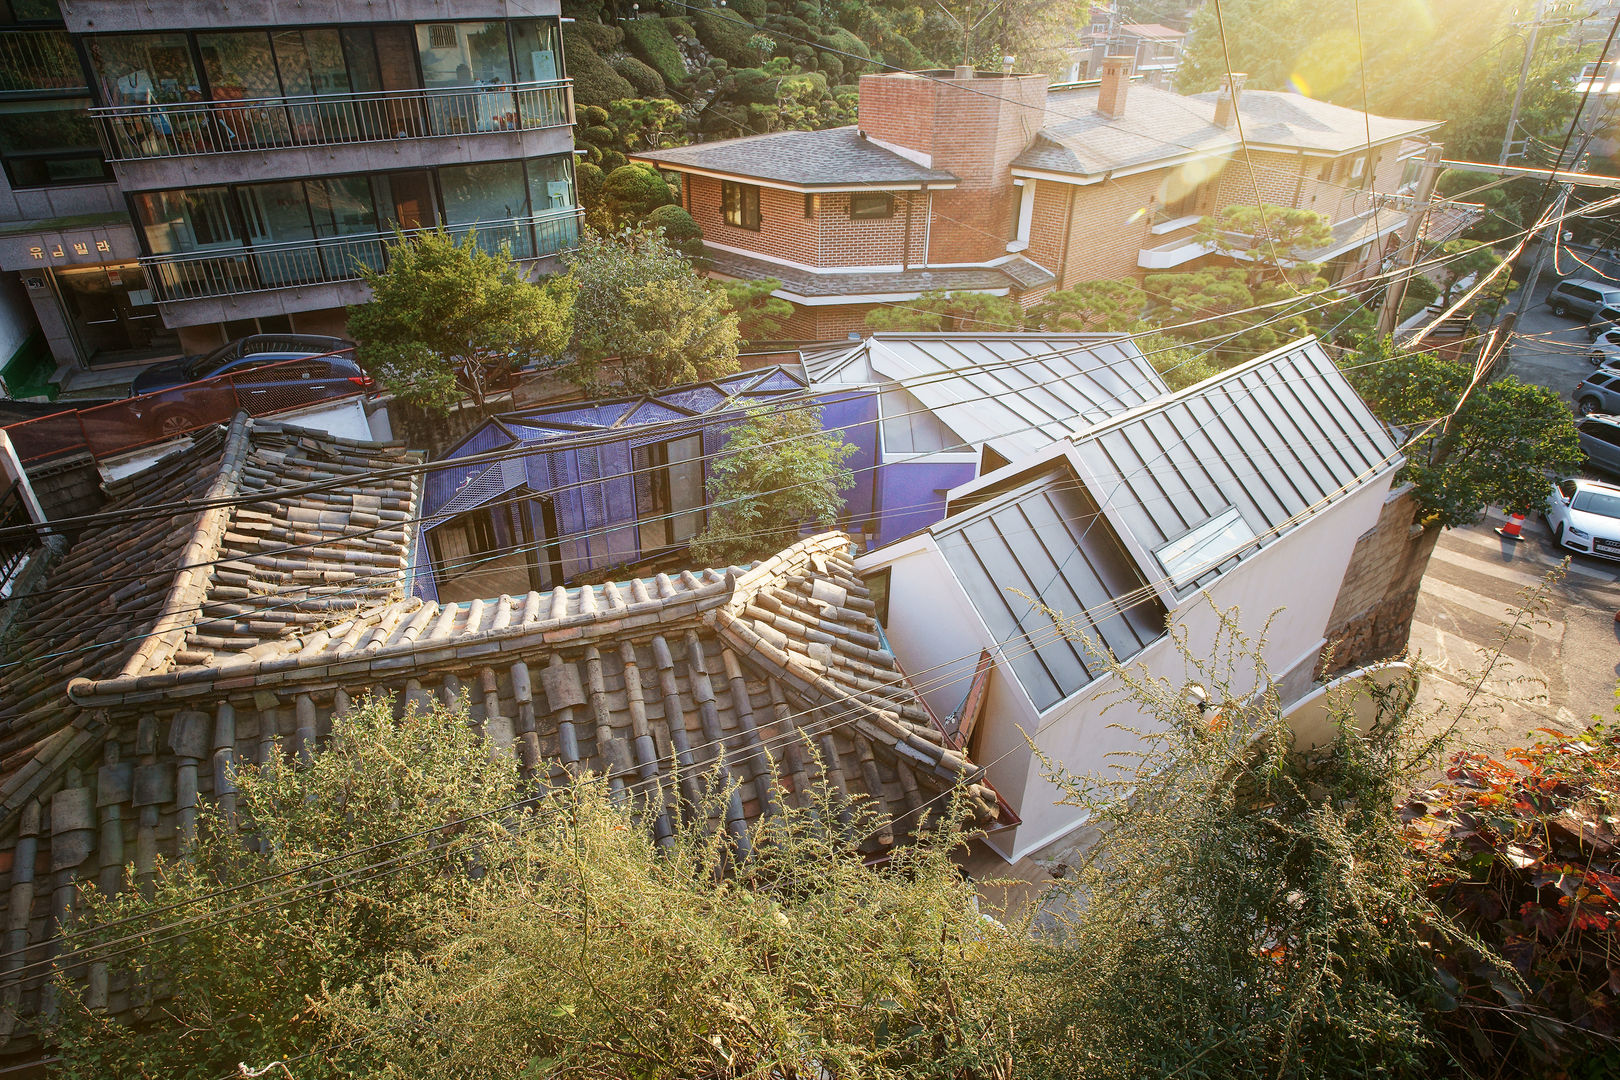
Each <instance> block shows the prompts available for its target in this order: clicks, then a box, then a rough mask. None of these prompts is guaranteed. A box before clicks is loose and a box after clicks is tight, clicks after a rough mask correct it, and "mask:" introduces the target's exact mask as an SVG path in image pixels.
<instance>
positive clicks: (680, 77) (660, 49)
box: [624, 19, 688, 86]
mask: <svg viewBox="0 0 1620 1080" xmlns="http://www.w3.org/2000/svg"><path fill="white" fill-rule="evenodd" d="M624 40H625V43H626V44H627V45H629V46H630V49H631V51H632V52H634V53H635V54H636V56H638V57H640V58H641V59H642V60H643V61H644V62H646V63H647V64H648V65H649V66H650V67H651V68H652V69H653V70H654V71H656V72H658V74H659V75H661V76H662V77H663V79H664V82H665V83H667V84H668V85H670V86H679V85H680V84H681V83H683V82H685V81H686V79H687V77H688V74H687V70H686V58H685V57H683V56H682V55H681V50H680V46H678V45H676V44H675V39H674V37H672V36H671V35H670V32H669V27H668V26H667V25H665V23H664V21H663V20H661V19H627V20H626V21H625V23H624Z"/></svg>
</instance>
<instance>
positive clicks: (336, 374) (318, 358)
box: [130, 334, 372, 435]
mask: <svg viewBox="0 0 1620 1080" xmlns="http://www.w3.org/2000/svg"><path fill="white" fill-rule="evenodd" d="M352 348H353V342H350V341H346V340H344V339H343V338H334V337H323V336H319V335H314V334H261V335H257V336H255V337H249V338H242V339H240V340H238V341H233V342H231V343H230V344H229V345H225V346H223V347H222V348H219V349H216V350H214V351H213V352H211V353H209V354H207V355H206V356H199V357H190V358H185V359H182V360H176V361H170V362H169V363H166V364H158V365H156V366H154V367H150V368H147V369H146V370H145V371H143V372H141V373H140V375H138V376H136V378H135V381H134V383H133V384H132V385H131V389H132V390H134V392H135V394H136V397H134V398H132V399H131V400H130V419H131V420H132V421H135V422H137V423H139V424H140V425H141V426H143V427H144V426H150V427H151V428H152V429H153V432H154V434H158V435H178V434H181V433H183V432H186V431H190V430H192V429H193V428H196V427H198V426H200V425H202V424H205V423H209V422H211V421H213V420H217V419H225V418H229V416H230V414H231V413H233V412H234V411H235V410H236V409H238V408H244V407H245V408H246V409H247V410H248V411H249V412H251V413H253V414H254V415H256V416H257V415H260V414H264V413H274V412H280V411H281V410H283V409H291V408H297V407H298V406H301V405H309V404H313V403H314V402H317V401H322V400H324V399H326V398H336V397H347V396H348V395H350V394H353V393H354V392H355V390H356V388H357V387H358V388H359V389H362V390H366V389H370V388H371V386H372V380H371V377H370V376H368V375H367V374H366V373H365V371H363V370H362V369H361V367H360V365H359V364H357V363H355V360H354V354H353V352H352V351H342V350H352ZM222 375H229V376H231V378H230V379H228V380H227V379H219V380H216V381H212V382H208V381H203V380H212V379H215V377H216V376H222Z"/></svg>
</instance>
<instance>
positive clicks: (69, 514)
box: [28, 454, 107, 539]
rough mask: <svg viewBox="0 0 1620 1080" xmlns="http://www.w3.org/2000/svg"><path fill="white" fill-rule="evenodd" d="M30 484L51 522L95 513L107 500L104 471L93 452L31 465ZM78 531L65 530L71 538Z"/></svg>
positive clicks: (47, 518) (29, 472)
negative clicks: (98, 465)
mask: <svg viewBox="0 0 1620 1080" xmlns="http://www.w3.org/2000/svg"><path fill="white" fill-rule="evenodd" d="M28 483H29V485H30V486H32V487H33V489H34V497H35V498H37V499H38V500H39V507H40V509H41V510H43V511H45V517H46V520H48V521H60V520H62V519H63V518H74V517H78V516H80V515H82V514H93V513H95V512H96V511H97V510H100V509H101V508H102V506H103V505H105V504H106V502H107V496H106V493H105V492H103V491H102V490H101V473H100V472H99V471H98V470H97V469H96V460H95V458H93V457H91V456H90V455H89V454H81V455H78V456H75V457H71V458H68V459H66V460H64V461H53V462H49V463H48V464H45V465H31V466H29V467H28ZM77 531H78V530H76V529H73V528H72V527H69V528H68V529H66V530H65V532H66V534H67V535H68V537H69V538H70V539H71V538H72V537H74V536H76V535H77Z"/></svg>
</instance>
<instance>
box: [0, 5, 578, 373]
mask: <svg viewBox="0 0 1620 1080" xmlns="http://www.w3.org/2000/svg"><path fill="white" fill-rule="evenodd" d="M559 21H560V17H559V5H558V0H463V2H461V3H458V4H457V5H455V8H454V11H453V12H451V11H449V10H448V9H447V7H446V5H443V4H440V3H435V2H432V0H379V2H376V3H367V4H364V5H360V4H340V3H334V2H327V3H319V2H317V3H301V2H298V0H290V2H284V0H246V2H244V3H238V4H230V5H215V4H201V3H196V2H194V0H154V2H151V3H141V4H130V3H126V2H124V0H74V2H73V3H71V4H68V3H63V4H62V5H61V6H60V7H58V5H57V3H56V0H6V2H4V3H0V165H3V167H4V177H3V180H0V271H3V272H4V274H5V276H7V277H11V276H13V275H16V276H17V277H18V278H20V280H21V284H22V286H23V289H24V293H25V295H26V297H27V300H28V302H29V304H30V305H31V306H32V309H33V314H34V316H35V317H37V319H38V321H39V325H40V327H41V329H42V331H43V333H44V337H45V339H46V341H47V342H48V343H49V347H50V349H51V352H52V353H53V354H54V355H55V357H56V358H57V359H58V360H59V361H67V362H71V363H73V364H76V365H80V366H84V367H93V366H98V365H111V364H118V363H120V362H128V361H134V360H148V359H152V358H154V357H160V356H164V355H171V354H174V353H180V352H197V351H202V350H205V349H207V348H210V347H211V346H214V345H217V344H220V343H222V342H224V341H226V340H229V339H231V338H234V337H238V336H241V335H243V334H247V333H254V332H280V331H304V332H311V333H341V332H342V331H343V327H344V306H345V305H347V304H352V303H355V302H359V301H363V300H364V299H365V296H366V289H365V286H364V285H363V283H362V282H361V281H360V280H359V274H360V270H361V268H362V267H373V268H376V267H381V266H382V265H384V262H385V260H386V258H387V241H388V240H389V239H390V238H391V236H392V235H393V232H394V230H396V229H398V230H403V231H404V232H406V233H409V232H412V231H414V230H418V229H427V228H433V227H436V226H444V227H447V228H448V229H450V230H451V231H452V232H456V233H462V232H465V231H467V230H473V229H476V231H477V235H478V237H479V240H480V242H481V243H483V244H486V245H489V246H490V247H491V248H493V247H495V246H496V245H499V244H503V243H504V244H509V245H510V246H511V249H512V251H513V253H514V254H515V255H516V256H517V257H518V258H519V259H520V260H523V261H524V262H525V263H527V264H528V265H529V266H531V267H532V268H534V269H536V270H539V269H543V268H545V267H546V266H547V263H548V261H549V260H551V259H552V258H553V257H554V256H555V254H556V253H557V252H558V251H560V250H562V249H565V248H566V247H568V246H570V245H571V244H572V243H573V241H574V239H575V238H576V237H577V235H578V214H577V211H576V209H575V206H576V200H575V194H574V191H575V189H574V174H573V164H572V157H571V153H572V148H573V142H572V135H571V132H570V125H571V124H572V121H573V101H572V94H571V90H570V85H569V81H568V78H567V71H566V66H565V64H564V60H563V53H562V43H561V37H560V27H559Z"/></svg>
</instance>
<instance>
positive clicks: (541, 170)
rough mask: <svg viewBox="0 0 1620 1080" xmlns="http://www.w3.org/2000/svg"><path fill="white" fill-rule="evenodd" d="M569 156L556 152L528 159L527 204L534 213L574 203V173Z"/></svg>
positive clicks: (566, 207)
mask: <svg viewBox="0 0 1620 1080" xmlns="http://www.w3.org/2000/svg"><path fill="white" fill-rule="evenodd" d="M569 157H570V155H568V154H556V155H554V156H552V157H545V158H533V159H531V160H530V161H529V163H528V164H529V205H530V206H532V207H534V212H535V213H536V214H543V213H545V212H546V211H547V210H566V209H568V208H570V207H572V206H573V205H574V173H573V169H572V168H571V163H570V161H569Z"/></svg>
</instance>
